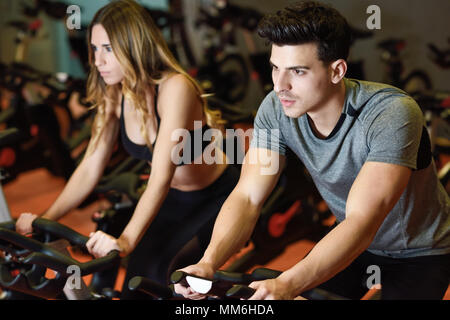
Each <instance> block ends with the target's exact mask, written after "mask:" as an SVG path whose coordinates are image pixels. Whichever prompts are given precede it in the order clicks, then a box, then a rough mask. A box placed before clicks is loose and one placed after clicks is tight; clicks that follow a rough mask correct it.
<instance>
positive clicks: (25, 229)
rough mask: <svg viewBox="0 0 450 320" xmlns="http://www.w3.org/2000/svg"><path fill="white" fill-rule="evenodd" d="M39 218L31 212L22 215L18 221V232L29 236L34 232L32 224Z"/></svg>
mask: <svg viewBox="0 0 450 320" xmlns="http://www.w3.org/2000/svg"><path fill="white" fill-rule="evenodd" d="M36 218H38V216H37V215H36V214H32V213H29V212H25V213H22V214H21V215H20V217H19V219H17V221H16V232H18V233H20V234H28V233H31V232H33V227H32V223H33V221H34V220H35V219H36Z"/></svg>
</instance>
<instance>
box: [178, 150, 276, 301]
mask: <svg viewBox="0 0 450 320" xmlns="http://www.w3.org/2000/svg"><path fill="white" fill-rule="evenodd" d="M284 162H285V157H284V156H282V155H280V154H279V153H277V152H275V151H269V150H267V149H258V148H250V149H249V151H248V152H247V154H246V156H245V159H244V163H243V165H242V170H241V176H240V178H239V182H238V184H237V185H236V187H235V188H234V190H233V191H232V192H231V193H230V195H229V196H228V198H227V200H226V201H225V202H224V204H223V205H222V208H221V210H220V212H219V215H218V217H217V219H216V222H215V224H214V229H213V233H212V237H211V241H210V243H209V245H208V248H207V249H206V251H205V253H204V255H203V257H202V258H201V259H200V261H199V262H198V263H197V264H196V265H191V266H188V267H186V268H184V269H183V271H185V272H188V273H192V274H196V275H198V276H202V277H208V278H212V276H213V274H214V272H215V271H216V270H217V269H219V268H220V267H221V266H222V265H223V264H224V263H225V262H226V261H227V260H228V259H229V258H230V257H231V256H232V255H233V254H234V253H236V252H237V251H239V250H240V249H241V248H242V247H243V246H244V245H245V243H246V241H247V240H248V239H249V238H250V236H251V234H252V232H253V229H254V227H255V224H256V222H257V220H258V217H259V214H260V212H261V208H262V206H263V205H264V202H265V201H266V199H267V197H268V196H269V195H270V193H271V192H272V190H273V188H274V187H275V185H276V183H277V182H278V179H279V177H280V173H281V171H282V168H283V166H284ZM268 168H270V169H268ZM274 168H275V169H274ZM267 173H271V174H267ZM175 291H176V292H177V293H180V294H183V295H184V296H185V297H187V298H191V299H195V298H199V297H200V296H201V295H200V294H198V295H197V294H196V293H194V292H193V291H192V290H191V289H190V288H184V287H182V286H181V285H179V284H177V285H175Z"/></svg>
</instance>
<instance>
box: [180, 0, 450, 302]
mask: <svg viewBox="0 0 450 320" xmlns="http://www.w3.org/2000/svg"><path fill="white" fill-rule="evenodd" d="M259 34H260V35H261V36H262V37H263V38H266V39H268V40H269V41H270V42H271V43H272V53H271V58H270V63H271V65H272V77H273V83H274V90H273V92H271V93H269V94H268V95H267V97H266V98H265V99H264V101H263V102H262V104H261V106H260V108H259V110H258V114H257V116H256V119H255V131H254V136H253V140H252V143H251V148H250V149H249V151H248V153H247V155H246V159H245V162H244V164H243V168H242V172H241V177H240V181H239V183H238V185H237V186H236V188H235V189H234V191H233V192H232V193H231V194H230V196H229V197H228V199H227V200H226V202H225V203H224V205H223V206H222V209H221V212H220V213H219V216H218V218H217V220H216V224H215V227H214V231H213V235H212V238H211V242H210V244H209V246H208V248H207V250H206V251H205V253H204V256H203V258H202V259H201V260H200V261H199V262H198V263H197V264H196V265H192V266H189V267H187V268H185V269H183V270H184V271H186V272H188V273H192V274H197V275H199V276H203V277H212V275H213V273H214V272H215V271H216V270H217V269H218V268H220V267H221V266H222V265H223V263H225V262H226V261H227V259H228V258H229V257H230V256H231V255H232V254H234V253H235V252H236V251H238V250H239V249H240V248H241V247H242V246H243V245H244V244H245V242H246V241H247V240H248V239H249V237H250V235H251V232H252V230H253V228H254V226H255V223H256V221H257V219H258V215H259V213H260V209H261V207H262V205H263V204H264V201H265V199H266V198H267V197H268V195H269V194H270V192H271V191H272V189H273V187H274V185H275V184H276V182H277V179H278V177H279V173H280V171H281V170H278V171H277V173H276V174H262V173H261V172H262V171H263V169H264V168H265V167H267V161H266V160H267V159H266V160H265V161H264V162H263V161H250V160H251V159H259V158H261V157H260V156H259V155H260V154H261V153H262V152H265V153H269V157H270V159H271V162H273V163H279V164H280V168H281V167H282V165H283V162H284V158H285V153H286V150H287V149H288V148H289V149H291V150H292V151H293V152H294V153H295V154H296V155H297V156H298V157H299V158H300V159H301V160H302V161H303V163H304V164H305V166H306V168H307V169H308V171H309V173H310V174H311V176H312V178H313V180H314V182H315V184H316V186H317V187H318V190H319V191H320V193H321V195H322V197H323V198H324V200H325V201H326V203H327V204H328V206H329V208H330V210H331V211H332V212H333V214H334V215H335V216H336V219H337V222H338V224H337V226H336V227H335V228H334V229H333V230H332V231H330V232H329V233H328V234H327V235H326V236H325V237H324V238H323V239H321V240H320V241H319V242H318V243H317V244H316V245H315V247H314V248H313V249H312V250H311V251H310V252H309V254H308V255H307V256H306V257H305V258H304V259H303V260H301V261H299V262H298V263H297V264H296V265H294V266H293V267H291V268H289V269H288V270H286V271H284V272H283V273H282V274H281V275H280V276H279V277H278V278H276V279H271V280H265V281H258V282H254V283H252V284H251V285H250V286H251V287H253V288H255V289H257V290H256V292H255V294H254V295H253V296H252V297H251V299H293V298H294V297H296V296H298V295H301V294H302V293H304V292H305V291H307V290H309V289H312V288H315V287H317V286H320V287H321V288H324V289H326V290H329V291H331V292H334V293H336V294H339V295H341V296H344V297H347V298H351V299H360V298H361V297H362V296H363V295H364V294H365V293H366V292H367V290H368V288H367V286H366V283H365V279H366V278H367V270H368V267H369V266H376V267H378V268H380V269H379V270H380V271H381V274H380V276H381V286H382V299H441V298H442V297H443V295H444V294H445V291H446V289H447V287H448V285H449V277H450V276H449V273H450V217H449V203H450V200H449V197H448V195H447V193H446V192H445V190H444V189H443V186H442V185H441V184H440V182H439V181H438V179H437V174H436V168H435V164H434V162H433V159H432V157H431V151H430V144H429V137H428V135H427V130H426V129H425V128H424V123H425V122H424V118H423V115H422V112H421V110H420V108H419V106H418V105H417V104H416V102H415V101H414V100H413V99H412V98H410V97H409V96H408V95H407V94H406V93H405V92H403V91H401V90H399V89H397V88H394V87H391V86H388V85H384V84H378V83H373V82H364V81H358V80H353V79H346V78H344V76H345V73H346V70H347V64H346V59H347V56H348V51H349V43H350V31H349V27H348V24H347V22H346V20H345V19H344V18H343V17H342V16H341V15H340V14H339V13H338V12H337V11H336V10H335V9H333V8H330V7H328V6H325V5H322V4H320V3H316V2H304V3H299V4H295V5H292V6H289V7H287V8H286V9H284V10H281V11H279V12H277V13H276V14H274V15H269V16H267V17H265V18H264V19H263V20H262V21H261V23H260V25H259ZM277 130H278V131H277ZM271 132H275V133H277V134H271ZM274 136H275V137H278V140H276V141H274V139H273V137H274ZM267 137H270V140H268V139H267ZM176 291H177V292H179V293H181V294H183V295H184V296H186V297H189V298H192V299H197V298H203V296H202V295H200V294H198V293H195V292H193V291H192V289H191V288H185V287H182V286H180V285H177V286H176Z"/></svg>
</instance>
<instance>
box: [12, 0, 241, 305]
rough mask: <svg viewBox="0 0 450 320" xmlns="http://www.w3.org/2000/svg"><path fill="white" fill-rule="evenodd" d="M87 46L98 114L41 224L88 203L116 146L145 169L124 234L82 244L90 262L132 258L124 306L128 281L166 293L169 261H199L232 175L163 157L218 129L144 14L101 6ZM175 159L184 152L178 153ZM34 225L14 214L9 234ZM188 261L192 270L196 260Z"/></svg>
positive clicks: (172, 264) (219, 167) (125, 6)
mask: <svg viewBox="0 0 450 320" xmlns="http://www.w3.org/2000/svg"><path fill="white" fill-rule="evenodd" d="M88 41H89V46H90V49H89V61H90V66H91V71H90V74H89V77H88V83H87V96H88V99H89V100H90V101H91V102H92V103H93V105H94V107H95V108H97V115H96V119H95V122H94V125H93V134H92V138H91V141H90V143H89V146H88V149H87V152H86V156H85V157H84V159H83V160H82V162H81V163H80V165H79V166H78V168H77V169H76V170H75V172H74V173H73V175H72V177H71V178H70V179H69V181H68V183H67V185H66V186H65V188H64V190H63V191H62V193H61V195H60V196H59V197H58V199H57V200H56V201H55V203H54V204H53V205H52V206H51V207H50V208H49V209H48V210H47V212H46V213H45V214H44V215H43V217H44V218H47V219H53V220H56V219H59V218H60V217H62V216H63V215H64V214H66V213H67V212H68V211H69V210H71V209H73V208H76V207H77V206H78V205H79V204H80V203H81V202H82V201H83V200H84V199H85V198H86V197H87V196H88V195H89V193H90V192H91V191H92V190H93V189H94V187H95V185H96V184H97V182H98V181H99V179H100V178H101V176H102V173H103V171H104V169H105V166H106V164H107V163H108V160H109V158H110V156H111V153H112V150H113V146H114V144H115V142H116V141H117V139H118V138H119V136H120V139H121V141H122V143H123V145H124V147H125V149H126V150H127V151H128V152H129V153H130V154H131V155H132V156H134V157H136V158H139V159H145V160H147V161H148V162H149V164H151V173H150V177H149V179H148V184H147V188H146V190H145V191H144V193H143V194H142V196H141V198H140V200H139V202H138V204H137V206H136V209H135V211H134V213H133V216H132V218H131V219H130V221H129V223H128V224H127V226H126V227H125V229H124V231H123V233H122V234H121V235H120V237H119V238H117V239H116V238H114V237H112V236H110V235H108V234H105V233H103V232H101V231H97V232H95V233H93V234H91V236H90V239H89V241H88V243H87V248H88V250H89V252H90V253H91V254H93V255H94V256H96V257H101V256H104V255H106V254H107V253H108V252H110V251H111V250H119V251H120V252H121V255H122V256H126V255H128V254H130V253H132V254H131V255H130V260H129V264H128V269H127V276H126V278H125V282H124V286H123V296H122V298H124V299H126V298H131V297H132V293H131V292H129V291H128V289H127V288H128V280H130V279H131V278H132V277H133V276H136V275H141V276H147V277H150V278H152V279H154V280H156V281H159V282H161V283H166V280H167V275H168V274H170V272H171V271H172V270H175V269H176V268H177V267H179V266H180V265H182V264H185V263H186V261H183V262H179V263H177V262H176V261H179V259H178V260H177V259H174V258H175V256H176V255H177V254H178V257H181V255H182V254H181V253H182V252H183V250H182V249H183V247H185V248H187V247H191V248H198V249H199V250H198V252H199V254H200V253H202V252H203V250H204V249H205V248H206V245H207V243H208V242H209V237H210V234H211V232H212V227H213V225H214V221H215V218H216V215H217V213H218V212H219V210H220V207H221V205H222V203H223V202H224V201H225V199H226V197H227V196H228V194H229V193H230V192H231V190H232V189H233V187H234V186H235V184H236V183H237V180H238V176H239V173H238V172H237V171H236V169H235V168H234V167H232V166H227V164H226V161H225V160H223V161H215V162H214V163H212V164H206V163H205V161H198V159H200V160H201V159H202V158H201V157H202V154H201V153H202V152H200V153H199V154H195V155H194V157H192V158H191V159H190V160H196V161H195V163H193V162H194V161H184V162H185V163H181V164H176V163H174V161H172V150H177V149H176V148H177V147H179V146H180V140H176V141H174V139H172V134H173V133H174V132H176V130H179V129H186V130H189V133H190V135H191V138H194V136H198V134H199V133H200V134H202V133H203V131H205V130H206V129H208V127H218V125H219V124H220V115H219V114H217V113H214V112H212V111H210V110H208V108H207V105H206V102H205V100H204V99H203V98H202V92H201V89H200V87H199V86H198V84H197V83H196V82H195V81H194V80H193V79H192V78H191V77H189V76H188V75H187V74H186V72H185V71H183V70H182V68H181V67H180V66H179V64H178V63H177V62H176V60H175V59H174V58H173V56H172V54H171V53H170V51H169V49H168V47H167V45H166V43H165V41H164V39H163V37H162V35H161V33H160V32H159V30H158V29H157V27H156V26H155V24H154V23H153V21H152V19H151V17H150V16H149V14H148V13H147V11H146V10H145V9H144V8H142V7H141V6H140V5H138V4H137V3H135V2H134V1H131V0H123V1H114V2H112V3H110V4H108V5H106V6H105V7H103V8H101V9H100V10H99V11H98V12H97V13H96V15H95V16H94V18H93V21H92V22H91V25H90V27H89V30H88ZM197 121H198V122H200V121H201V123H202V125H203V127H202V128H201V129H197V130H200V131H201V132H196V131H194V130H193V129H194V122H197ZM186 132H187V131H186ZM201 136H202V135H201ZM191 140H192V139H191ZM205 147H207V146H206V145H205V144H203V149H202V150H205ZM202 150H201V151H202ZM183 151H190V150H189V148H188V146H186V150H183ZM215 152H217V154H216V159H219V158H220V159H225V155H224V154H223V153H222V152H221V151H220V150H219V149H216V150H215ZM218 156H220V157H218ZM194 158H195V159H194ZM183 159H186V158H185V157H183ZM35 218H36V215H32V214H22V215H21V217H20V218H19V219H18V221H17V224H16V229H17V230H18V231H19V232H21V233H27V232H30V231H31V222H32V220H33V219H35ZM185 256H186V255H185ZM187 257H188V259H189V260H191V261H192V262H193V261H194V260H196V259H198V257H196V256H195V255H188V256H187Z"/></svg>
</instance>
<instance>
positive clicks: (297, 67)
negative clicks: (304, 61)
mask: <svg viewBox="0 0 450 320" xmlns="http://www.w3.org/2000/svg"><path fill="white" fill-rule="evenodd" d="M269 64H270V66H271V67H277V66H276V65H275V64H274V63H273V62H272V61H269ZM277 68H278V67H277ZM286 69H287V70H298V69H305V70H309V69H310V67H308V66H292V67H287V68H286Z"/></svg>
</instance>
